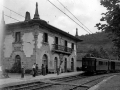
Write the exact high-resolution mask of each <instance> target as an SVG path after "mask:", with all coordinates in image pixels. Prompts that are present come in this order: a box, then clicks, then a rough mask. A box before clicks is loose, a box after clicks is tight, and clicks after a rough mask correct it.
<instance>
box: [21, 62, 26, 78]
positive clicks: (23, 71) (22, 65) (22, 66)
mask: <svg viewBox="0 0 120 90" xmlns="http://www.w3.org/2000/svg"><path fill="white" fill-rule="evenodd" d="M24 73H25V70H24V63H23V62H22V64H21V78H24Z"/></svg>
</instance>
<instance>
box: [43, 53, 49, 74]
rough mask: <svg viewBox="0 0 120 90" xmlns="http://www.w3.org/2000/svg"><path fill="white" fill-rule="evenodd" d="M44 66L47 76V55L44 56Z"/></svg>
mask: <svg viewBox="0 0 120 90" xmlns="http://www.w3.org/2000/svg"><path fill="white" fill-rule="evenodd" d="M42 64H43V66H44V68H45V70H44V72H45V74H47V73H48V57H47V55H46V54H44V55H43V58H42Z"/></svg>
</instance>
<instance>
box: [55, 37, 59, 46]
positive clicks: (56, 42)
mask: <svg viewBox="0 0 120 90" xmlns="http://www.w3.org/2000/svg"><path fill="white" fill-rule="evenodd" d="M55 44H57V45H58V37H55Z"/></svg>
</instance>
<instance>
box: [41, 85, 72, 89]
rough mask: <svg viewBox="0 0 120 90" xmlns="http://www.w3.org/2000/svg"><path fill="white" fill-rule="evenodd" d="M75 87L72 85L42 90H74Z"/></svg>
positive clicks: (54, 86) (55, 86)
mask: <svg viewBox="0 0 120 90" xmlns="http://www.w3.org/2000/svg"><path fill="white" fill-rule="evenodd" d="M73 87H74V86H71V85H53V86H51V87H47V88H42V89H40V90H69V89H70V88H73Z"/></svg>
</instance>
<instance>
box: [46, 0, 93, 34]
mask: <svg viewBox="0 0 120 90" xmlns="http://www.w3.org/2000/svg"><path fill="white" fill-rule="evenodd" d="M48 1H49V2H50V3H51V4H52V5H53V6H54V7H56V8H57V9H58V10H60V11H61V12H62V13H63V14H65V15H66V16H67V17H69V18H70V19H71V20H72V21H74V22H75V23H76V24H77V25H79V26H80V27H81V28H82V29H84V28H83V27H82V26H81V25H80V24H78V23H77V22H76V21H75V20H73V19H72V18H71V17H70V16H69V15H67V14H66V13H65V12H63V11H62V10H61V9H59V8H58V7H57V6H56V5H55V4H53V3H52V2H51V1H50V0H48ZM84 30H85V31H86V32H88V31H87V30H86V29H84ZM88 33H89V34H91V33H90V32H88Z"/></svg>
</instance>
